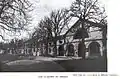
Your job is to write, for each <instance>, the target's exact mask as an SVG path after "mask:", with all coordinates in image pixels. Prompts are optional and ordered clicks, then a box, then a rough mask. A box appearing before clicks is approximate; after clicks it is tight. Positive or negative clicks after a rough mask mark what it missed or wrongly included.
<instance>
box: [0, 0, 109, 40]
mask: <svg viewBox="0 0 120 79" xmlns="http://www.w3.org/2000/svg"><path fill="white" fill-rule="evenodd" d="M73 1H75V0H30V2H31V3H32V4H33V9H34V10H33V11H32V12H31V13H30V15H31V16H32V22H31V24H30V25H29V26H31V28H30V29H31V31H33V28H34V27H36V26H37V25H38V23H39V21H40V19H42V18H43V17H44V16H48V15H49V13H50V12H51V11H52V10H55V9H61V8H69V7H70V5H71V3H72V2H73ZM99 1H100V2H101V3H102V4H105V6H106V8H107V2H108V0H99ZM31 31H30V32H31ZM27 37H28V32H23V33H22V35H21V36H17V38H27ZM6 38H7V39H13V38H15V36H13V37H11V36H6ZM0 40H1V38H0Z"/></svg>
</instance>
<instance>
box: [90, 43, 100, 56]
mask: <svg viewBox="0 0 120 79" xmlns="http://www.w3.org/2000/svg"><path fill="white" fill-rule="evenodd" d="M88 52H89V55H90V56H96V55H97V56H100V55H101V54H100V44H99V43H98V42H96V41H93V42H91V43H90V44H89V46H88Z"/></svg>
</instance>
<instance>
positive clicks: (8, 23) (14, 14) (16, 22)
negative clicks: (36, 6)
mask: <svg viewBox="0 0 120 79" xmlns="http://www.w3.org/2000/svg"><path fill="white" fill-rule="evenodd" d="M31 6H32V4H31V3H30V2H29V1H28V0H0V32H4V33H6V32H19V31H20V30H23V29H25V26H26V25H28V24H29V22H30V16H29V15H28V12H29V11H31V10H32V9H31V8H30V7H31ZM0 37H2V39H4V36H3V34H2V33H1V34H0Z"/></svg>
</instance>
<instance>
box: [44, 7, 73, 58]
mask: <svg viewBox="0 0 120 79" xmlns="http://www.w3.org/2000/svg"><path fill="white" fill-rule="evenodd" d="M70 19H71V18H70V16H69V14H68V13H67V11H66V9H61V10H55V11H52V12H51V14H50V16H49V17H45V18H44V20H45V27H46V28H47V30H48V36H49V37H50V38H52V41H53V42H54V49H55V53H54V55H55V56H56V55H57V40H58V38H57V37H58V36H60V35H61V33H62V32H64V31H63V30H64V29H65V27H66V26H68V23H69V21H70Z"/></svg>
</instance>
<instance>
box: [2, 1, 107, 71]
mask: <svg viewBox="0 0 120 79" xmlns="http://www.w3.org/2000/svg"><path fill="white" fill-rule="evenodd" d="M103 2H104V0H0V72H108V59H109V58H108V56H107V33H108V32H107V26H108V22H107V18H108V16H107V13H106V7H105V4H104V3H103Z"/></svg>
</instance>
